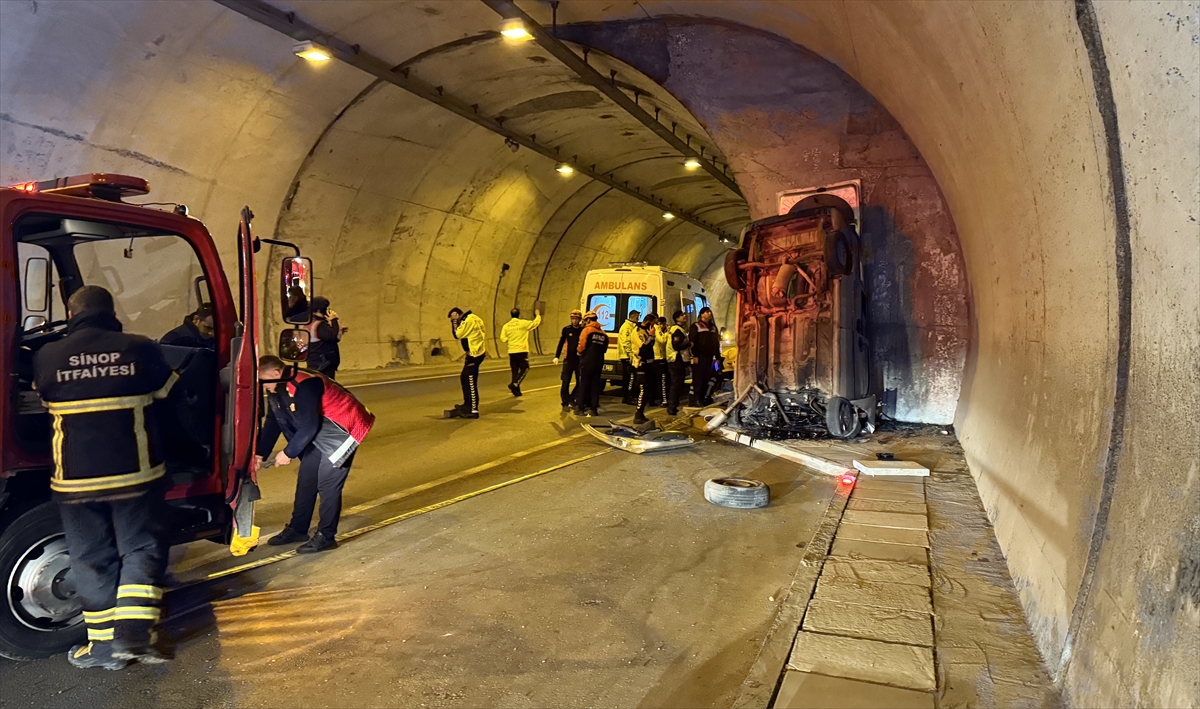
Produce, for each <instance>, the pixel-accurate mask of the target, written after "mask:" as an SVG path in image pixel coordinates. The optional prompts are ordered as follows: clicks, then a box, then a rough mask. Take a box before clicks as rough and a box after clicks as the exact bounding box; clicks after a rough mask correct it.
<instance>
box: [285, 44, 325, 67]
mask: <svg viewBox="0 0 1200 709" xmlns="http://www.w3.org/2000/svg"><path fill="white" fill-rule="evenodd" d="M292 52H294V53H295V55H296V56H298V57H300V58H301V59H307V60H308V61H310V62H327V61H329V60H330V59H333V53H332V52H330V51H329V50H328V49H326V48H324V47H322V46H321V45H319V44H317V43H316V42H311V41H306V42H297V43H296V44H295V45H294V46H293V47H292Z"/></svg>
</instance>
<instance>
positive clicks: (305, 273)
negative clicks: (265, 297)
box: [279, 256, 313, 325]
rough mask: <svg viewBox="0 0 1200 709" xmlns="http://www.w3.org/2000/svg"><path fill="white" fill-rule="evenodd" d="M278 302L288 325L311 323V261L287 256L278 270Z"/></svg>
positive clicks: (301, 257) (300, 257)
mask: <svg viewBox="0 0 1200 709" xmlns="http://www.w3.org/2000/svg"><path fill="white" fill-rule="evenodd" d="M279 272H280V274H281V275H280V283H279V299H280V300H279V302H280V308H281V309H282V311H283V321H284V322H285V323H287V324H288V325H307V324H309V323H310V322H312V282H313V278H312V259H308V258H305V257H303V256H289V257H287V258H285V259H284V260H283V265H282V267H281V268H280V269H279Z"/></svg>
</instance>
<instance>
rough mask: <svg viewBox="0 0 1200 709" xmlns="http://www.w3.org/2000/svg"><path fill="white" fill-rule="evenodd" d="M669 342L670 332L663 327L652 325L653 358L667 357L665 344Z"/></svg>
mask: <svg viewBox="0 0 1200 709" xmlns="http://www.w3.org/2000/svg"><path fill="white" fill-rule="evenodd" d="M669 344H671V333H670V331H669V330H667V328H665V327H659V326H658V325H655V326H654V359H661V360H665V359H667V345H669Z"/></svg>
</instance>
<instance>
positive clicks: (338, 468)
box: [254, 355, 375, 554]
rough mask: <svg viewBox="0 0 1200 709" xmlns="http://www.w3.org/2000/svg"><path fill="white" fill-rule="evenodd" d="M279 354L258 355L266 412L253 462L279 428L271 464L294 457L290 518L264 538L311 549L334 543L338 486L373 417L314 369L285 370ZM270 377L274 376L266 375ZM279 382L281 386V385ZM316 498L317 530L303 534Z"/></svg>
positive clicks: (258, 459)
mask: <svg viewBox="0 0 1200 709" xmlns="http://www.w3.org/2000/svg"><path fill="white" fill-rule="evenodd" d="M285 369H287V368H286V367H285V365H284V363H283V360H281V359H279V358H278V357H274V356H272V355H264V356H263V357H261V358H259V360H258V376H259V379H261V380H262V381H263V388H264V389H265V390H266V391H267V392H268V394H269V395H268V396H267V404H268V406H269V407H270V409H271V415H270V416H268V417H267V418H266V421H264V422H263V427H262V431H261V432H260V433H259V436H258V448H257V451H256V452H257V455H256V456H255V457H254V464H255V468H256V469H257V468H258V467H261V466H262V464H263V459H264V458H266V457H267V456H269V455H271V451H272V450H273V449H274V448H275V443H276V442H277V441H278V440H279V434H280V433H282V434H283V435H284V438H286V439H287V447H285V448H284V449H283V450H282V451H280V452H279V453H277V454H276V455H275V459H274V464H275V465H288V464H290V463H291V462H292V460H293V459H294V458H299V459H300V472H299V474H298V475H297V478H296V500H295V502H294V503H293V504H292V521H291V522H289V523H288V525H287V526H286V527H284V528H283V531H282V532H280V533H279V534H276V535H275V536H273V537H271V539H270V540H269V541H268V542H267V544H270V545H272V546H280V545H283V544H294V543H296V542H301V541H302V542H304V544H302V545H300V547H299V548H297V549H296V551H297V552H299V553H301V554H312V553H315V552H319V551H325V550H326V549H333V548H335V547H337V538H336V537H337V528H338V520H339V518H340V517H341V514H342V487H343V486H344V485H345V484H346V477H347V476H348V475H349V474H350V465H351V464H352V463H353V462H354V451H355V450H357V448H358V444H360V443H362V440H363V439H364V438H366V436H367V432H368V431H370V430H371V426H372V425H374V423H375V416H374V414H372V413H371V412H370V411H367V408H366V407H365V406H363V405H362V404H361V403H360V402H359V401H358V399H355V398H354V395H352V394H351V393H350V392H348V391H346V390H345V389H343V388H342V387H341V386H339V385H338V384H337V383H335V382H333V381H332V380H330V379H327V378H325V377H324V376H322V375H320V374H316V373H314V372H304V371H299V370H292V371H289V372H288V374H290V377H288V378H287V379H286V381H282V380H284V379H285V376H284V374H285ZM271 380H274V381H271ZM281 385H282V386H281ZM318 495H320V498H321V509H320V522H319V524H318V525H317V533H316V534H314V535H312V537H311V538H310V537H309V536H308V528H309V525H311V524H312V515H313V507H315V506H316V502H317V496H318Z"/></svg>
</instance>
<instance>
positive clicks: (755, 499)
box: [704, 478, 771, 510]
mask: <svg viewBox="0 0 1200 709" xmlns="http://www.w3.org/2000/svg"><path fill="white" fill-rule="evenodd" d="M704 499H706V500H708V501H709V502H711V503H713V504H714V505H720V506H721V507H732V508H734V509H740V510H752V509H756V508H759V507H766V506H767V504H768V503H769V502H770V501H771V488H769V487H767V485H766V483H763V482H760V481H758V480H748V479H746V478H714V479H712V480H709V481H708V482H706V483H704Z"/></svg>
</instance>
